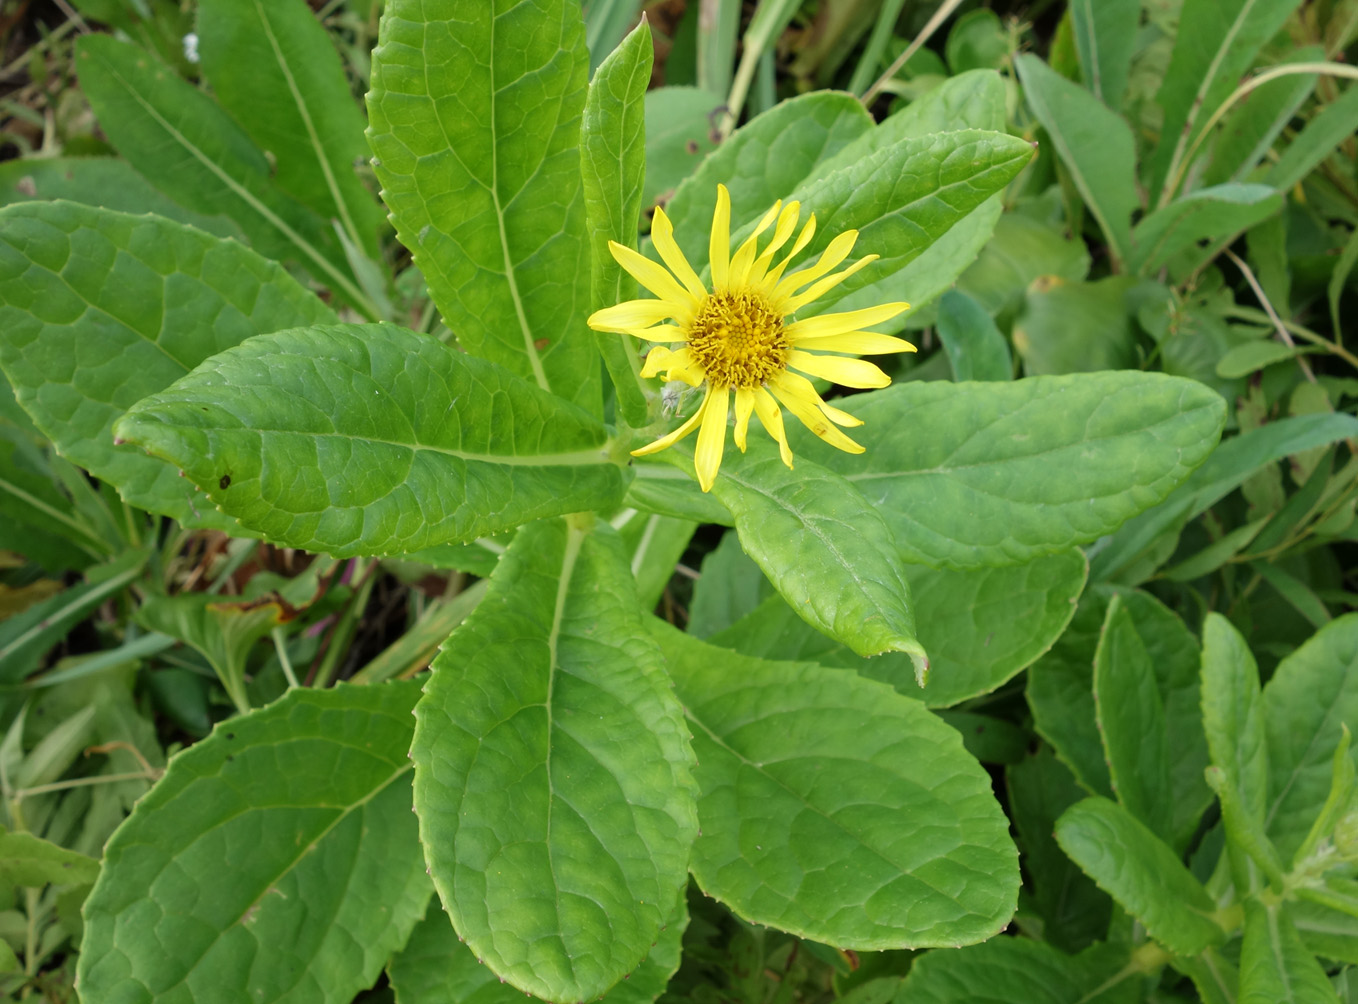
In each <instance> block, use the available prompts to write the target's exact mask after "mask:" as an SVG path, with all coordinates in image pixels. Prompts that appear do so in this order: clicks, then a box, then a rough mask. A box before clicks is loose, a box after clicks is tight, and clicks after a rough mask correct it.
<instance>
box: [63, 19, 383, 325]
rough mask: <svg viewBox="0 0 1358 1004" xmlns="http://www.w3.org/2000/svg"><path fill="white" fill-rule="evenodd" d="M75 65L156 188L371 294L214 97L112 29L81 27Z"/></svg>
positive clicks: (116, 139)
mask: <svg viewBox="0 0 1358 1004" xmlns="http://www.w3.org/2000/svg"><path fill="white" fill-rule="evenodd" d="M76 65H77V67H78V68H79V71H80V87H81V90H82V92H83V93H84V94H85V96H86V97H88V98H89V101H90V106H91V107H92V108H93V109H94V112H95V114H96V115H98V116H99V124H100V126H101V127H102V128H103V130H104V132H105V133H107V134H108V137H109V139H110V140H111V141H112V142H113V145H114V146H115V147H117V148H118V152H119V153H121V154H122V155H123V156H124V157H126V158H127V159H128V161H129V162H131V164H132V166H133V167H135V168H136V169H137V170H138V171H139V172H141V173H142V174H144V175H145V176H146V177H147V178H149V179H150V180H151V181H152V182H153V183H154V184H155V185H156V186H157V187H158V188H160V189H161V190H162V191H164V192H165V193H166V194H168V195H169V196H170V197H171V198H173V199H174V200H175V201H176V202H178V203H180V204H181V205H183V206H186V207H188V208H189V209H193V210H197V211H198V212H200V213H206V214H208V215H214V214H218V213H220V214H222V215H224V216H228V217H230V218H231V219H232V220H234V221H235V223H236V224H237V225H238V226H239V227H240V228H241V230H242V231H243V232H244V233H245V235H246V236H247V237H248V238H249V239H250V242H251V243H252V244H253V245H254V246H255V247H256V248H257V249H258V250H259V252H260V253H261V254H265V255H268V256H269V257H270V258H279V259H283V258H291V259H296V260H297V261H299V262H301V263H302V264H303V265H304V266H305V267H306V268H307V270H308V271H309V272H311V273H312V274H313V275H315V276H316V278H318V279H320V280H321V281H322V282H324V283H326V284H327V285H329V286H331V287H332V288H333V289H334V290H335V291H336V292H338V293H340V294H342V295H343V296H344V297H345V298H346V299H348V300H350V301H351V302H353V303H354V304H356V305H363V304H365V303H366V298H365V297H364V295H363V293H362V292H361V290H360V289H359V288H358V286H357V285H356V284H355V282H354V280H353V278H352V276H351V275H350V273H349V270H348V265H347V263H346V262H345V258H344V253H343V251H342V250H341V249H340V246H339V242H338V241H337V240H336V239H335V236H334V233H333V231H331V229H330V227H329V225H328V224H326V222H325V221H324V220H323V219H322V218H321V217H320V216H319V215H317V214H316V213H314V212H312V211H311V210H309V209H307V208H306V207H305V206H303V205H302V204H301V203H299V202H296V201H294V200H293V199H291V198H290V197H289V196H287V195H286V194H285V193H283V192H282V191H281V190H280V189H279V188H278V187H277V186H276V185H275V184H274V183H273V180H272V179H271V178H270V176H269V162H268V159H267V158H266V157H265V156H264V153H263V151H261V150H260V149H259V148H258V147H257V146H255V145H254V143H253V142H252V141H251V140H250V137H249V136H248V135H247V134H246V133H245V131H244V130H242V129H241V127H240V126H238V125H237V124H236V123H235V121H234V120H233V119H232V118H231V116H229V115H227V114H226V112H224V111H222V109H221V107H220V106H219V105H218V104H217V103H216V102H214V101H213V100H212V99H211V98H209V97H208V96H207V95H206V94H204V93H203V92H202V91H200V90H198V89H197V88H195V87H193V86H191V85H190V84H188V83H187V82H185V81H184V80H181V79H180V78H179V77H178V75H176V74H175V73H174V71H173V70H171V69H170V68H169V67H168V66H164V65H163V64H161V63H159V62H158V61H157V60H156V59H155V58H154V57H153V56H150V55H148V54H147V53H146V52H144V51H143V50H141V49H138V48H137V47H136V46H133V45H129V44H128V43H126V42H120V41H118V40H116V39H114V38H113V37H112V36H111V35H94V34H91V35H82V36H81V37H80V41H79V43H78V44H77V46H76ZM364 309H366V308H364Z"/></svg>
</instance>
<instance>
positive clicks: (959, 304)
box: [938, 290, 1014, 383]
mask: <svg viewBox="0 0 1358 1004" xmlns="http://www.w3.org/2000/svg"><path fill="white" fill-rule="evenodd" d="M938 340H939V341H940V342H942V343H943V350H944V351H945V352H947V354H948V362H949V363H950V364H951V365H952V373H953V379H954V380H956V381H958V382H959V383H960V382H963V381H966V380H1012V379H1013V378H1014V362H1013V360H1012V359H1011V358H1010V357H1009V343H1008V342H1006V341H1005V340H1004V335H1002V334H1000V329H999V328H997V327H996V326H995V322H994V321H993V320H991V317H990V315H989V314H987V313H986V311H985V308H983V307H982V306H981V305H980V304H979V303H977V302H976V301H975V300H973V299H972V298H971V297H969V296H967V294H966V293H962V292H958V291H957V290H950V291H948V292H947V293H944V294H943V299H942V300H940V301H939V304H938Z"/></svg>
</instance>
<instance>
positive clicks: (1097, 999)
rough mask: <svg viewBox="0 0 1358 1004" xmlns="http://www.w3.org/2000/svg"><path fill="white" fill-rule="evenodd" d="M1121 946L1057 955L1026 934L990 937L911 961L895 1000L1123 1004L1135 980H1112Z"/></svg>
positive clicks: (918, 1003) (1121, 963) (1122, 961)
mask: <svg viewBox="0 0 1358 1004" xmlns="http://www.w3.org/2000/svg"><path fill="white" fill-rule="evenodd" d="M1129 961H1130V959H1129V954H1128V949H1127V948H1126V947H1125V946H1123V945H1097V946H1095V947H1093V948H1091V949H1089V950H1087V951H1085V952H1082V953H1081V954H1080V955H1076V956H1069V955H1063V954H1062V953H1061V952H1058V951H1057V950H1056V949H1054V948H1052V947H1051V946H1050V945H1046V944H1043V943H1042V942H1040V941H1030V940H1029V939H1027V938H996V939H994V940H993V941H988V942H986V943H985V944H984V945H974V946H972V947H971V948H965V949H963V950H962V951H960V952H950V951H938V952H930V953H929V954H927V955H925V956H923V957H922V958H920V959H918V960H916V961H915V963H914V965H912V966H911V967H910V975H909V976H907V977H906V978H905V982H904V984H902V987H901V993H900V995H899V996H898V997H897V998H896V1000H897V1001H900V1002H901V1004H906V1002H909V1004H1015V1002H1022V1004H1126V1002H1130V1001H1138V1000H1140V999H1141V998H1140V997H1139V996H1137V995H1136V990H1137V986H1136V983H1137V981H1136V980H1133V979H1129V980H1125V981H1118V980H1116V979H1114V977H1115V976H1116V974H1117V973H1118V971H1119V970H1121V969H1123V968H1124V967H1125V966H1126V965H1127V964H1128V962H1129Z"/></svg>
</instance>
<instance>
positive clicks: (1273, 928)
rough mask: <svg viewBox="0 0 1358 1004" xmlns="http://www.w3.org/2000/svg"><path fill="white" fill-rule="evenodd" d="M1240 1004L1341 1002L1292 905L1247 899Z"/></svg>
mask: <svg viewBox="0 0 1358 1004" xmlns="http://www.w3.org/2000/svg"><path fill="white" fill-rule="evenodd" d="M1236 999H1237V1001H1239V1004H1339V997H1338V995H1337V994H1335V992H1334V987H1332V986H1331V985H1330V981H1329V978H1328V977H1327V976H1326V975H1325V970H1324V969H1322V968H1321V966H1320V963H1319V962H1317V961H1316V957H1315V956H1314V955H1312V954H1311V953H1310V951H1309V950H1308V949H1307V948H1306V946H1305V945H1304V944H1303V943H1302V940H1301V936H1300V935H1299V934H1298V933H1297V928H1296V926H1295V925H1294V924H1293V923H1292V918H1291V917H1290V916H1288V909H1287V905H1286V904H1283V903H1275V904H1273V905H1270V906H1265V905H1264V904H1263V903H1261V902H1260V901H1259V900H1257V899H1253V898H1251V899H1247V900H1245V940H1244V943H1243V944H1242V945H1241V948H1240V996H1239V997H1237V998H1236Z"/></svg>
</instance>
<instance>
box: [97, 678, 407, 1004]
mask: <svg viewBox="0 0 1358 1004" xmlns="http://www.w3.org/2000/svg"><path fill="white" fill-rule="evenodd" d="M418 696H419V684H418V683H400V684H385V685H382V686H377V687H352V686H346V687H339V688H336V689H334V690H293V691H290V692H289V693H288V694H287V695H286V696H284V697H283V698H282V699H280V700H279V701H277V702H276V703H275V704H273V705H271V706H270V707H268V708H265V709H264V710H262V711H257V712H254V713H253V714H250V715H246V716H243V717H240V718H236V719H233V720H231V721H229V722H226V723H224V724H222V725H219V726H218V727H217V729H216V730H215V731H214V732H213V734H212V735H211V736H210V737H209V738H207V739H205V740H203V741H202V742H200V743H197V744H195V745H194V746H193V747H191V748H190V749H188V750H185V751H184V752H182V753H180V754H179V755H178V756H177V757H175V758H174V760H173V762H172V763H171V764H170V767H169V770H168V771H166V774H165V776H164V777H163V778H162V779H161V780H160V782H159V783H158V784H157V785H156V786H155V787H154V788H153V789H152V790H151V791H150V792H149V793H148V794H147V795H146V796H145V797H144V798H142V799H141V801H140V802H138V803H137V807H136V809H135V810H134V811H133V813H132V815H131V817H129V819H128V820H127V822H126V823H124V824H123V826H122V827H120V828H119V830H118V832H117V833H116V834H114V836H113V838H112V839H111V840H110V841H109V843H108V846H107V847H106V848H105V851H104V868H103V872H102V873H101V874H100V876H99V881H98V882H97V883H96V884H95V887H94V891H93V892H92V893H91V894H90V897H89V899H88V900H86V901H85V909H84V914H85V936H84V940H83V942H82V944H81V951H80V959H79V968H78V979H79V982H80V993H81V996H82V997H83V998H84V999H86V1000H91V1001H96V1000H97V1001H117V1000H121V1001H146V1002H154V1004H179V1002H185V1004H187V1002H194V1004H204V1002H208V1001H245V1000H249V1001H252V1002H255V1004H267V1002H271V1001H285V1000H286V1001H298V1000H309V1001H324V1002H330V1004H344V1002H347V1001H349V1000H351V999H352V998H353V996H354V994H355V993H357V992H358V991H360V990H362V989H364V988H366V987H368V986H371V985H372V982H373V981H374V980H375V979H376V978H377V975H378V973H380V972H381V970H382V967H383V966H384V965H385V964H386V961H387V958H388V957H389V956H390V955H391V953H392V951H394V950H395V949H396V948H397V947H399V946H400V945H401V944H403V943H404V942H405V939H406V936H407V935H408V934H409V933H410V931H411V929H412V928H413V927H414V926H415V923H416V922H417V921H418V920H419V918H420V915H421V914H422V913H423V912H424V907H425V903H426V902H428V898H429V892H430V886H429V880H428V878H427V877H426V876H425V875H424V862H423V860H422V859H421V856H420V846H419V842H418V835H417V831H416V822H415V817H414V816H412V815H411V813H410V804H411V794H410V776H411V767H410V761H409V760H408V759H407V758H406V754H407V751H408V750H409V747H410V739H411V730H412V728H413V726H414V720H413V719H412V718H411V716H410V712H411V709H412V708H413V707H414V705H415V700H416V698H417V697H418Z"/></svg>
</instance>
